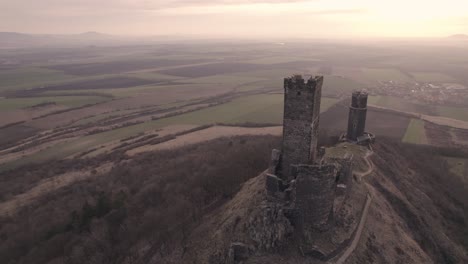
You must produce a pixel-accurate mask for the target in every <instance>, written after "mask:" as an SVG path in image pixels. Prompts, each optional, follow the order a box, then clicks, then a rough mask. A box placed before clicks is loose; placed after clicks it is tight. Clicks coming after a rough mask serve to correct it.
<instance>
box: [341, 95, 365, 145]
mask: <svg viewBox="0 0 468 264" xmlns="http://www.w3.org/2000/svg"><path fill="white" fill-rule="evenodd" d="M367 97H368V94H367V93H366V92H363V91H356V92H353V95H352V98H351V106H350V107H349V118H348V132H347V134H346V137H347V139H348V140H352V141H357V138H358V137H360V136H362V135H364V130H365V127H366V116H367Z"/></svg>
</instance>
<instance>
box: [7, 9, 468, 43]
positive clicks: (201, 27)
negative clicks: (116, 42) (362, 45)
mask: <svg viewBox="0 0 468 264" xmlns="http://www.w3.org/2000/svg"><path fill="white" fill-rule="evenodd" d="M0 31H16V32H25V33H80V32H86V31H99V32H104V33H109V34H118V35H189V34H190V35H198V36H214V35H217V36H233V37H234V36H236V37H237V36H243V37H272V36H276V37H307V38H308V37H325V38H327V37H439V36H448V35H451V34H458V33H468V0H0Z"/></svg>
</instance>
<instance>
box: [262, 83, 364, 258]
mask: <svg viewBox="0 0 468 264" xmlns="http://www.w3.org/2000/svg"><path fill="white" fill-rule="evenodd" d="M322 84H323V77H322V76H317V77H311V78H309V79H308V80H307V81H306V80H304V78H303V77H302V76H300V75H294V76H292V77H289V78H285V79H284V120H283V143H282V150H281V151H280V150H273V151H272V155H271V163H270V168H269V170H268V173H267V174H266V190H267V193H268V195H269V197H270V198H271V199H273V200H272V201H275V202H274V203H280V204H282V206H283V212H284V215H285V216H286V217H287V218H288V219H289V221H290V222H291V224H292V225H293V226H294V229H295V233H296V234H297V235H298V236H299V240H300V241H302V242H301V244H302V246H301V248H303V250H304V251H305V254H308V255H313V256H318V257H319V258H322V259H326V258H331V257H332V256H333V255H334V254H337V253H336V252H338V251H339V248H342V247H343V245H344V244H345V242H346V241H349V240H346V239H344V240H342V242H340V243H337V242H336V241H337V240H336V239H330V238H331V237H336V235H333V234H335V233H346V232H345V231H343V230H340V228H341V227H340V226H343V224H339V225H337V224H336V223H337V222H340V223H344V222H350V220H349V219H348V220H346V217H348V216H346V214H347V213H343V212H342V211H340V210H341V208H342V207H343V204H345V203H347V202H348V203H349V202H350V200H352V199H350V197H351V196H353V195H355V194H352V192H351V194H350V190H351V183H352V181H353V180H352V178H353V173H352V171H353V155H352V154H350V153H348V152H346V151H341V152H339V153H342V154H338V155H335V156H333V155H326V152H327V150H326V149H325V148H320V149H317V148H318V134H319V133H318V132H319V120H320V101H321V91H322ZM366 111H367V93H364V92H355V93H353V99H352V105H351V107H350V117H349V122H350V125H349V127H348V134H347V138H348V140H347V141H348V142H350V141H351V142H356V141H358V140H359V138H360V137H362V136H364V135H366V132H364V129H365V119H366ZM367 134H369V133H367ZM353 199H355V198H353ZM358 200H359V199H358ZM361 201H362V199H361ZM348 206H349V205H348ZM353 210H355V212H358V211H359V210H357V209H353ZM339 212H341V213H339ZM338 214H341V215H339V216H338ZM358 214H359V213H356V214H355V216H356V215H358ZM351 222H352V221H351ZM349 230H353V229H352V228H348V231H349ZM347 234H348V235H349V236H351V233H347ZM332 240H334V242H331V241H332ZM343 241H344V242H343Z"/></svg>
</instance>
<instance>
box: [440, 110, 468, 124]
mask: <svg viewBox="0 0 468 264" xmlns="http://www.w3.org/2000/svg"><path fill="white" fill-rule="evenodd" d="M437 113H438V114H439V115H440V116H444V117H449V118H453V119H458V120H462V121H468V108H460V107H450V106H438V107H437Z"/></svg>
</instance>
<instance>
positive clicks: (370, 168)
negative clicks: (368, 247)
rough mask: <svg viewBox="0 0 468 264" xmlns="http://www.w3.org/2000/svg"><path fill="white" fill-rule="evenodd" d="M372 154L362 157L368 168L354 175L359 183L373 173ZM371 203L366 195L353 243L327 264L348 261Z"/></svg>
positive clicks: (358, 238) (340, 263)
mask: <svg viewBox="0 0 468 264" xmlns="http://www.w3.org/2000/svg"><path fill="white" fill-rule="evenodd" d="M373 154H374V152H373V151H372V150H370V151H368V152H367V153H366V155H365V156H364V160H365V161H366V163H367V166H368V168H367V170H366V171H364V172H357V173H355V174H356V175H357V176H358V178H359V182H361V181H362V178H363V177H366V176H368V175H369V174H371V173H372V172H373V171H374V163H372V161H371V160H370V156H372V155H373ZM371 201H372V196H371V195H370V194H369V193H368V194H367V197H366V205H365V206H364V211H363V213H362V216H361V219H360V220H359V226H358V229H357V231H356V235H355V237H354V239H353V242H351V245H350V246H349V247H348V248H347V249H346V250H345V251H344V253H343V254H342V255H341V256H340V257H339V258H338V259H337V260H331V261H330V262H329V263H330V264H343V263H345V261H346V259H348V257H349V256H350V255H351V254H352V253H353V252H354V250H355V249H356V247H357V245H358V243H359V240H360V238H361V234H362V230H364V225H365V223H366V219H367V213H368V211H369V206H370V204H371Z"/></svg>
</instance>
